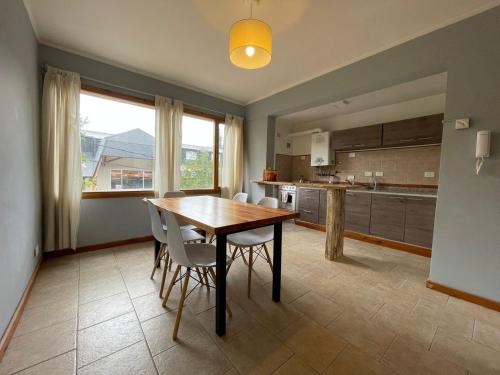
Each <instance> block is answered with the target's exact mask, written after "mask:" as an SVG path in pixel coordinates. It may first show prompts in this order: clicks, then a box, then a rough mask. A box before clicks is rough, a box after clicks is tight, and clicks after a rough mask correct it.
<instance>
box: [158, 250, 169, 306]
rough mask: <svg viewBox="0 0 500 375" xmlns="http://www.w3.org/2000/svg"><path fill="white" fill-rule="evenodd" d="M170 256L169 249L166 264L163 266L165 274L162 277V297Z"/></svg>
mask: <svg viewBox="0 0 500 375" xmlns="http://www.w3.org/2000/svg"><path fill="white" fill-rule="evenodd" d="M169 258H170V254H169V253H168V250H167V259H166V260H165V265H164V266H163V276H162V277H161V285H160V298H162V296H163V289H164V288H165V279H166V278H167V264H168V260H169Z"/></svg>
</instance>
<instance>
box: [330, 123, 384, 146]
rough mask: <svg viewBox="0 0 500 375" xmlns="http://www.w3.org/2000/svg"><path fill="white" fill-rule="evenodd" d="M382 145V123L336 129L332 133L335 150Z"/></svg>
mask: <svg viewBox="0 0 500 375" xmlns="http://www.w3.org/2000/svg"><path fill="white" fill-rule="evenodd" d="M381 145H382V124H378V125H371V126H363V127H360V128H353V129H345V130H338V131H334V132H333V133H332V149H334V150H335V151H346V150H362V149H367V148H377V147H380V146H381Z"/></svg>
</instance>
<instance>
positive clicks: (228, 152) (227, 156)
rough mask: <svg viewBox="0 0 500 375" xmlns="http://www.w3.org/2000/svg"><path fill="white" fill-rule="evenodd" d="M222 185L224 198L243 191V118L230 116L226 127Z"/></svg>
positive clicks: (227, 118) (227, 117) (227, 116)
mask: <svg viewBox="0 0 500 375" xmlns="http://www.w3.org/2000/svg"><path fill="white" fill-rule="evenodd" d="M221 183H222V184H221V190H222V192H221V193H222V196H223V197H224V198H232V197H233V196H234V194H236V193H238V192H240V191H241V190H242V189H243V118H241V117H238V116H233V115H229V114H227V115H226V122H225V126H224V151H223V154H222V181H221Z"/></svg>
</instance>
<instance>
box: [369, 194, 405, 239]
mask: <svg viewBox="0 0 500 375" xmlns="http://www.w3.org/2000/svg"><path fill="white" fill-rule="evenodd" d="M405 206H406V204H405V198H404V197H402V196H399V195H385V194H372V208H371V220H370V234H373V235H374V236H377V237H382V238H387V239H389V240H395V241H403V238H404V232H405Z"/></svg>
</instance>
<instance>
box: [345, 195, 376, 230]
mask: <svg viewBox="0 0 500 375" xmlns="http://www.w3.org/2000/svg"><path fill="white" fill-rule="evenodd" d="M371 203H372V194H371V193H356V192H353V191H348V192H346V197H345V229H346V230H349V231H352V232H358V233H365V234H369V233H370V212H371Z"/></svg>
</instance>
